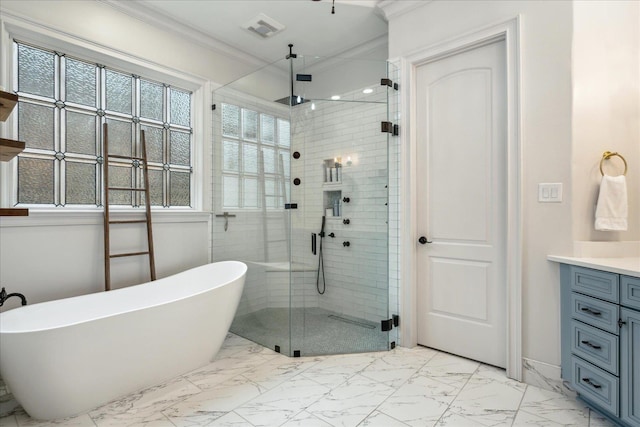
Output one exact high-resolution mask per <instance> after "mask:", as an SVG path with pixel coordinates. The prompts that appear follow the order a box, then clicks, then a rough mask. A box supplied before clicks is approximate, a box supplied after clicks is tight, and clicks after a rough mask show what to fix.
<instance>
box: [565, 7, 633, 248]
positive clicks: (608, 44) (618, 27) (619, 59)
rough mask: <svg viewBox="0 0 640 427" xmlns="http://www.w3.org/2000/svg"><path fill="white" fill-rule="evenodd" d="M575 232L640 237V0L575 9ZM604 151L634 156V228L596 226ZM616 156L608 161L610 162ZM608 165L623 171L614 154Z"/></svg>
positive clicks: (583, 236)
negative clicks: (611, 229)
mask: <svg viewBox="0 0 640 427" xmlns="http://www.w3.org/2000/svg"><path fill="white" fill-rule="evenodd" d="M573 28H574V32H573V138H572V140H573V183H574V184H573V218H574V222H573V236H574V240H577V241H597V240H607V241H619V240H632V241H633V240H635V241H637V240H640V3H639V2H637V1H578V2H576V3H575V4H574V16H573ZM604 151H614V152H619V153H620V154H621V155H623V156H624V158H625V159H626V161H627V163H628V169H629V170H628V172H627V192H628V199H629V218H628V220H629V221H628V222H629V228H628V230H627V231H621V232H605V231H595V230H594V227H593V222H594V216H595V215H594V213H595V205H596V200H597V195H598V189H599V184H600V179H601V175H600V170H599V166H600V159H601V158H602V153H603V152H604ZM607 163H608V164H607ZM605 165H606V166H604V170H605V172H607V173H608V174H611V175H617V174H619V173H621V172H622V170H623V167H624V166H623V163H622V161H621V160H620V159H619V158H616V157H613V158H612V159H611V160H609V161H605Z"/></svg>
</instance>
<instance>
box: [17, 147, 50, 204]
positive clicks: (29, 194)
mask: <svg viewBox="0 0 640 427" xmlns="http://www.w3.org/2000/svg"><path fill="white" fill-rule="evenodd" d="M53 179H54V176H53V160H40V159H29V158H18V203H38V204H43V205H50V204H53V203H54V200H55V199H54V193H53Z"/></svg>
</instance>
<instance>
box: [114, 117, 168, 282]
mask: <svg viewBox="0 0 640 427" xmlns="http://www.w3.org/2000/svg"><path fill="white" fill-rule="evenodd" d="M103 138H104V163H103V171H104V172H103V178H104V289H105V291H109V290H111V258H121V257H130V256H140V255H148V256H149V272H150V276H151V280H156V266H155V255H154V252H153V232H152V230H151V197H150V195H149V169H148V164H147V144H146V141H145V136H144V131H143V130H141V131H140V144H141V146H142V157H129V156H118V155H115V154H109V132H108V129H107V124H106V123H105V124H103ZM109 159H121V160H131V161H136V160H137V161H140V162H142V165H143V168H144V187H143V188H136V187H110V186H109ZM110 190H114V191H131V192H133V193H135V192H143V193H144V208H145V218H144V219H133V220H112V219H110V217H109V191H110ZM135 223H145V224H146V226H147V250H146V251H142V252H127V253H118V254H112V253H111V245H110V238H109V234H110V226H111V224H135Z"/></svg>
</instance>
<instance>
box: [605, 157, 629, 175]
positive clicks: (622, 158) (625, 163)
mask: <svg viewBox="0 0 640 427" xmlns="http://www.w3.org/2000/svg"><path fill="white" fill-rule="evenodd" d="M613 156H618V157H620V159H621V160H622V163H624V172H622V175H626V174H627V161H626V160H625V159H624V157H622V154H618V153H612V152H611V151H605V152H604V153H602V160H600V174H601V175H602V176H604V171H603V170H602V163H603V162H604V161H605V160H609V159H610V158H611V157H613Z"/></svg>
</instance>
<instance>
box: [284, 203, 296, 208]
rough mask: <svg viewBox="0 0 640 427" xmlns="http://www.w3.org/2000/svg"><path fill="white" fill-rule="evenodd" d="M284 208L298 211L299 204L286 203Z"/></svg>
mask: <svg viewBox="0 0 640 427" xmlns="http://www.w3.org/2000/svg"><path fill="white" fill-rule="evenodd" d="M284 208H285V209H298V204H297V203H285V204H284Z"/></svg>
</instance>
